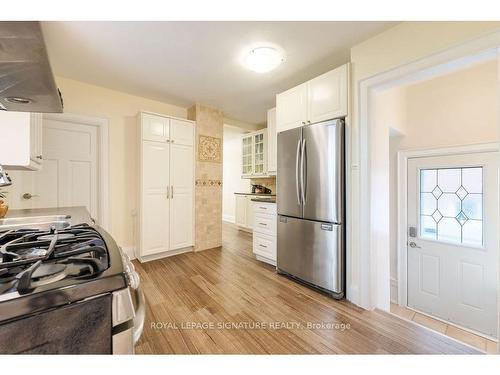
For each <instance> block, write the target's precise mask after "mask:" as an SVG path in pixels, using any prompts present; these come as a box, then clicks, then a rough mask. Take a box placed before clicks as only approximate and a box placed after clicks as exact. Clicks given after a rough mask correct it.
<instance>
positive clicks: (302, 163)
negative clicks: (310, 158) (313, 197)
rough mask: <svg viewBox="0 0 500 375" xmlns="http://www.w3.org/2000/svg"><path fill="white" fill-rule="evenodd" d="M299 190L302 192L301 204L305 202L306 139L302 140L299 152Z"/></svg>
mask: <svg viewBox="0 0 500 375" xmlns="http://www.w3.org/2000/svg"><path fill="white" fill-rule="evenodd" d="M300 154H301V158H300V191H301V194H302V204H306V193H307V149H306V140H305V139H304V140H302V150H301V152H300Z"/></svg>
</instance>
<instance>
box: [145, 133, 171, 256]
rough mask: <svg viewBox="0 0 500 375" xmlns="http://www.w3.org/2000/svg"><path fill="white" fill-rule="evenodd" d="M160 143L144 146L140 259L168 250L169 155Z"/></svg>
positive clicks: (146, 143) (166, 146)
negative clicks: (143, 256) (142, 256)
mask: <svg viewBox="0 0 500 375" xmlns="http://www.w3.org/2000/svg"><path fill="white" fill-rule="evenodd" d="M169 149H170V146H169V145H168V144H166V143H161V142H151V141H144V142H143V161H142V164H143V171H142V202H141V203H142V204H141V226H142V228H141V231H142V236H141V238H142V244H141V245H142V246H141V247H142V249H141V255H152V254H157V253H161V252H164V251H167V250H168V249H169V241H168V237H169V233H168V232H169V219H170V217H169V202H170V200H169V195H170V194H169V189H170V187H169V153H170V150H169Z"/></svg>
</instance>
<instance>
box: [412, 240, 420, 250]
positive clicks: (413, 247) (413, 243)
mask: <svg viewBox="0 0 500 375" xmlns="http://www.w3.org/2000/svg"><path fill="white" fill-rule="evenodd" d="M409 245H410V247H411V248H412V249H421V248H422V247H421V246H418V245H417V244H416V243H415V242H413V241H410V243H409Z"/></svg>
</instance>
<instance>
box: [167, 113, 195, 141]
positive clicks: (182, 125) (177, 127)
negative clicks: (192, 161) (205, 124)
mask: <svg viewBox="0 0 500 375" xmlns="http://www.w3.org/2000/svg"><path fill="white" fill-rule="evenodd" d="M191 124H192V122H191V121H183V120H178V119H171V120H170V141H171V142H172V143H176V144H180V145H185V146H193V145H194V134H193V126H192V125H191Z"/></svg>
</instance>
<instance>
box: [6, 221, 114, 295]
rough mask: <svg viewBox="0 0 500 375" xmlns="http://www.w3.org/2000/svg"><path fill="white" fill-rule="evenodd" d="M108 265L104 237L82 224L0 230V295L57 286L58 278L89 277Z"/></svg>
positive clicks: (75, 278) (83, 278)
mask: <svg viewBox="0 0 500 375" xmlns="http://www.w3.org/2000/svg"><path fill="white" fill-rule="evenodd" d="M108 268H109V257H108V250H107V248H106V244H105V242H104V239H103V238H102V237H101V235H100V234H99V232H97V231H96V230H95V229H94V228H91V227H90V226H88V225H86V224H83V225H79V226H74V227H71V228H69V229H66V230H61V231H57V230H55V229H52V230H50V231H48V232H44V231H40V230H31V229H24V230H22V229H19V230H11V231H6V232H0V295H2V294H4V293H9V292H17V293H18V294H19V295H26V294H29V293H32V292H33V291H35V289H36V288H37V287H40V286H52V287H54V288H57V287H58V282H59V281H61V280H67V279H73V280H75V281H79V280H90V279H92V278H96V277H98V276H99V275H100V274H102V272H103V271H105V270H107V269H108ZM11 296H13V295H11Z"/></svg>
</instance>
